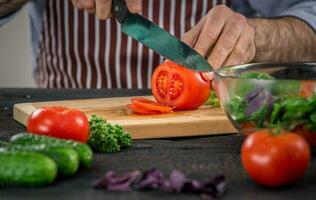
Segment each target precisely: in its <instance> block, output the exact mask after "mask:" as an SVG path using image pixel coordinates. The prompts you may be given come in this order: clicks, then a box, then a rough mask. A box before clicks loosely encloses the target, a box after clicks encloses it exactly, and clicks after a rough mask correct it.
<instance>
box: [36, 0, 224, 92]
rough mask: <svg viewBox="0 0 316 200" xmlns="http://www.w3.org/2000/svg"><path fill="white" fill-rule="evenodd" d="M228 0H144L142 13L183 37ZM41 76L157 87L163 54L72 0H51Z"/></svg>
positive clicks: (57, 83)
mask: <svg viewBox="0 0 316 200" xmlns="http://www.w3.org/2000/svg"><path fill="white" fill-rule="evenodd" d="M219 4H227V2H226V0H143V11H142V13H141V14H142V15H143V16H145V17H146V18H148V19H149V20H151V21H153V22H154V23H156V24H158V25H159V26H161V27H162V28H164V29H165V30H167V31H169V32H170V33H171V34H173V35H175V36H176V37H178V38H180V36H181V35H182V34H183V33H185V32H186V31H188V30H190V29H191V28H192V27H193V26H194V25H195V24H196V23H197V22H198V21H199V20H200V19H201V17H203V16H204V15H205V14H206V13H207V11H208V10H210V9H211V8H212V7H214V6H215V5H219ZM42 30H43V31H42V34H41V37H40V42H39V47H38V51H37V60H36V63H37V66H36V68H35V79H36V82H37V84H38V86H39V87H41V88H88V89H89V88H98V89H100V88H129V89H131V88H138V89H144V88H151V75H152V72H153V70H154V69H155V67H156V66H158V65H159V63H161V62H162V61H163V58H162V57H160V56H159V55H158V54H156V53H155V52H153V51H152V50H150V49H148V48H147V47H145V46H143V45H142V44H141V43H138V42H137V41H135V40H133V39H132V38H130V37H128V36H126V35H125V34H124V33H121V27H120V24H119V23H118V22H117V21H116V19H114V18H111V19H108V20H99V19H97V18H96V17H95V15H94V14H89V13H87V12H84V11H82V10H78V9H76V8H75V7H74V6H73V5H72V3H71V1H70V0H47V3H46V6H45V10H44V19H43V29H42Z"/></svg>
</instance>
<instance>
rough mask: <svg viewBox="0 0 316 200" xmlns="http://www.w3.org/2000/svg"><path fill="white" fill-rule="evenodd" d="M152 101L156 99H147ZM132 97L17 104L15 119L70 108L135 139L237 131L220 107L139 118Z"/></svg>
mask: <svg viewBox="0 0 316 200" xmlns="http://www.w3.org/2000/svg"><path fill="white" fill-rule="evenodd" d="M146 98H150V99H152V98H153V97H152V96H146ZM130 99H131V97H115V98H96V99H76V100H65V101H48V102H32V103H21V104H15V105H14V111H13V116H14V119H15V120H17V121H18V122H20V123H22V124H24V125H26V121H27V118H28V116H29V115H30V114H31V113H32V112H33V111H34V110H35V109H36V108H40V107H43V106H66V107H72V108H77V109H80V110H81V111H83V112H84V113H85V114H86V115H87V117H88V118H90V117H91V116H92V115H93V114H96V115H99V116H101V117H103V118H105V119H107V121H109V122H110V123H113V124H119V125H121V126H123V127H124V128H125V129H126V130H127V131H128V132H130V133H131V135H132V137H133V138H134V139H145V138H166V137H184V136H201V135H218V134H231V133H236V132H237V131H236V129H235V128H234V127H233V125H232V124H231V123H230V121H229V120H228V118H227V117H226V115H225V113H224V111H223V110H222V109H221V108H218V107H212V106H202V107H200V108H199V109H196V110H190V111H176V112H174V113H171V114H160V115H138V114H134V113H132V112H131V111H130V110H129V109H128V108H127V107H126V105H127V104H128V103H130Z"/></svg>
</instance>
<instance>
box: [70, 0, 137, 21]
mask: <svg viewBox="0 0 316 200" xmlns="http://www.w3.org/2000/svg"><path fill="white" fill-rule="evenodd" d="M71 1H72V3H73V5H74V6H75V7H77V8H78V9H85V10H86V11H88V12H90V13H96V16H97V17H98V18H99V19H107V18H109V17H111V7H112V0H71ZM125 2H126V5H127V8H128V9H129V11H130V12H132V13H138V12H140V11H141V10H142V0H125Z"/></svg>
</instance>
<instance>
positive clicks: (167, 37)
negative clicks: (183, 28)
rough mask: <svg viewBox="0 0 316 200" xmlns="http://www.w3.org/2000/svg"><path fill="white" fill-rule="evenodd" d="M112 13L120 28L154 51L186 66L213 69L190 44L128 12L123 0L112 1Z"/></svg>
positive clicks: (201, 69)
mask: <svg viewBox="0 0 316 200" xmlns="http://www.w3.org/2000/svg"><path fill="white" fill-rule="evenodd" d="M112 13H113V15H114V16H115V17H116V19H117V20H118V21H119V22H120V23H121V30H122V32H124V33H125V34H126V35H128V36H131V37H132V38H134V39H135V40H137V41H138V42H140V43H142V44H144V45H145V46H147V47H148V48H150V49H152V50H153V51H155V52H156V53H158V54H160V55H162V56H164V57H166V58H167V59H169V60H171V61H174V62H176V63H178V64H180V65H183V66H184V67H186V68H189V69H192V70H198V71H213V68H212V66H211V65H210V64H209V63H208V62H207V60H206V59H205V58H204V57H203V56H201V55H200V54H199V53H198V52H196V51H195V50H194V49H192V48H191V47H190V46H188V45H187V44H185V43H184V42H182V41H180V40H179V39H178V38H176V37H175V36H173V35H171V34H170V33H169V32H167V31H165V30H164V29H162V28H160V27H159V26H158V25H156V24H154V23H153V22H151V21H149V20H148V19H146V18H145V17H143V16H141V15H139V14H133V13H131V12H129V10H128V8H127V6H126V4H125V1H124V0H114V1H112Z"/></svg>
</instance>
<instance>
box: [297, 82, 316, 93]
mask: <svg viewBox="0 0 316 200" xmlns="http://www.w3.org/2000/svg"><path fill="white" fill-rule="evenodd" d="M315 91H316V81H301V91H300V96H302V97H310V96H312V95H313V94H314V92H315Z"/></svg>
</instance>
